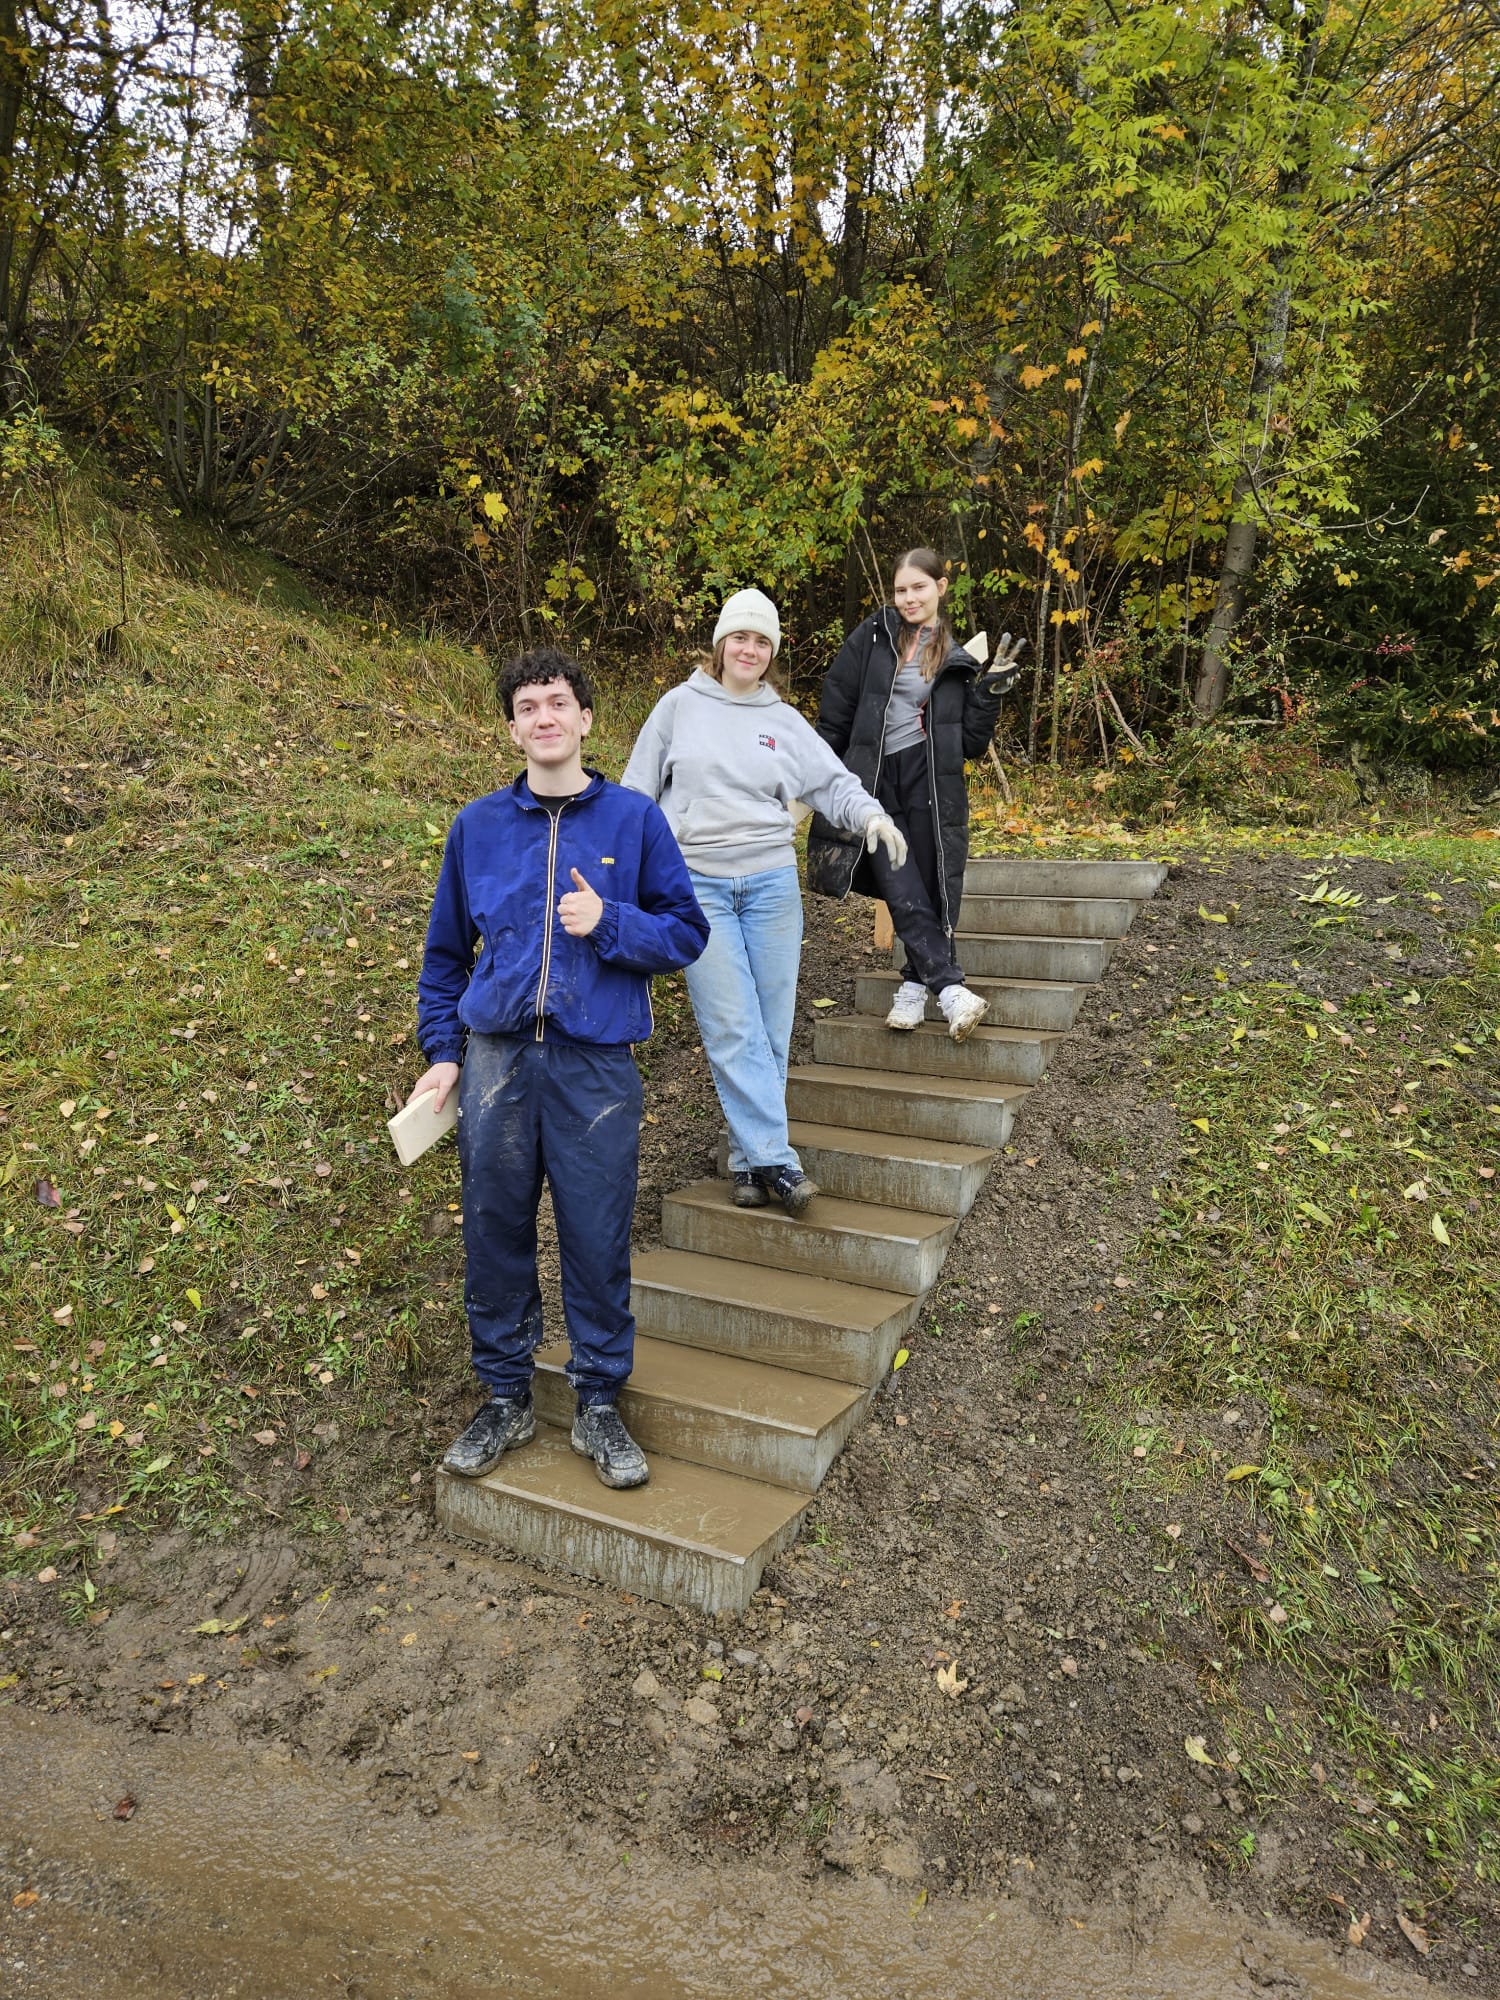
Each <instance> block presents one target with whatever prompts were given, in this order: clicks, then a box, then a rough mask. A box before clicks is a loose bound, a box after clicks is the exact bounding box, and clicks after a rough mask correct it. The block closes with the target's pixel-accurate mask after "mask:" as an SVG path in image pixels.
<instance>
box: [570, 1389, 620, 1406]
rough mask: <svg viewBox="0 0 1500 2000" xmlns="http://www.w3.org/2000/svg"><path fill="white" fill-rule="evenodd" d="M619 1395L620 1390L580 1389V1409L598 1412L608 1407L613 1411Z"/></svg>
mask: <svg viewBox="0 0 1500 2000" xmlns="http://www.w3.org/2000/svg"><path fill="white" fill-rule="evenodd" d="M619 1394H620V1392H619V1390H618V1389H580V1390H579V1391H578V1407H579V1409H580V1410H597V1409H601V1408H604V1407H606V1406H607V1407H608V1408H610V1409H613V1407H614V1405H615V1403H616V1401H617V1400H618V1398H619Z"/></svg>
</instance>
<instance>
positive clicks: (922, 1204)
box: [787, 1119, 995, 1216]
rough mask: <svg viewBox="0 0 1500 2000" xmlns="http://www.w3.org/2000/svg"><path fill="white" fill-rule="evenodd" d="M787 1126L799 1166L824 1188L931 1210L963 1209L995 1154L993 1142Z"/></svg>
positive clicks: (889, 1204)
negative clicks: (967, 1142)
mask: <svg viewBox="0 0 1500 2000" xmlns="http://www.w3.org/2000/svg"><path fill="white" fill-rule="evenodd" d="M787 1131H788V1135H789V1137H790V1138H791V1142H792V1144H793V1146H795V1148H796V1149H797V1153H798V1156H799V1157H800V1159H801V1161H802V1166H803V1170H804V1172H806V1173H809V1174H811V1175H812V1177H813V1179H814V1180H815V1181H817V1182H818V1184H819V1186H820V1187H823V1188H825V1189H826V1190H827V1192H828V1193H829V1194H831V1195H839V1196H842V1197H843V1198H844V1199H845V1200H847V1201H870V1202H875V1203H877V1204H880V1205H883V1206H886V1207H890V1208H907V1209H926V1210H928V1211H929V1212H930V1213H932V1214H934V1215H953V1216H963V1215H967V1214H968V1212H969V1210H970V1209H971V1208H972V1207H973V1205H974V1203H975V1201H976V1200H977V1198H978V1195H979V1190H980V1189H981V1188H982V1187H983V1186H984V1179H985V1175H986V1174H987V1173H988V1172H989V1170H990V1167H991V1165H992V1164H993V1162H994V1158H995V1149H994V1147H992V1146H965V1145H959V1144H956V1143H954V1141H952V1140H950V1139H925V1138H917V1137H907V1136H905V1135H904V1134H902V1133H899V1132H862V1131H860V1130H858V1129H857V1128H856V1127H854V1126H849V1125H820V1124H815V1123H811V1122H806V1121H803V1120H800V1119H793V1120H792V1121H791V1123H790V1124H789V1125H788V1127H787Z"/></svg>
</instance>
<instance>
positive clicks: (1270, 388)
mask: <svg viewBox="0 0 1500 2000" xmlns="http://www.w3.org/2000/svg"><path fill="white" fill-rule="evenodd" d="M1291 308H1292V289H1291V286H1290V285H1289V284H1287V283H1286V282H1285V281H1283V282H1282V283H1281V284H1279V285H1278V286H1277V287H1276V290H1275V291H1274V293H1273V294H1272V295H1271V307H1270V311H1269V312H1268V313H1267V315H1266V325H1265V331H1264V332H1263V334H1262V336H1261V340H1260V345H1259V346H1258V347H1257V349H1256V351H1255V367H1254V370H1253V371H1252V373H1251V377H1250V408H1251V410H1252V411H1253V412H1255V413H1256V414H1257V415H1258V416H1259V418H1260V437H1259V441H1258V442H1257V444H1256V445H1255V447H1254V449H1253V451H1251V452H1247V453H1246V455H1245V458H1244V462H1243V463H1242V464H1241V466H1240V470H1239V472H1238V474H1237V475H1236V477H1235V482H1234V489H1233V492H1232V494H1231V496H1230V502H1229V532H1228V533H1227V534H1226V535H1225V537H1224V561H1223V563H1222V565H1221V567H1220V569H1219V587H1218V589H1217V591H1216V592H1215V593H1214V608H1213V616H1212V617H1211V618H1210V619H1209V621H1208V631H1207V633H1206V635H1205V637H1204V640H1203V651H1202V653H1201V654H1200V655H1199V659H1198V682H1197V685H1196V687H1195V688H1194V689H1193V710H1194V713H1195V714H1196V715H1197V717H1198V719H1199V721H1200V722H1211V721H1212V720H1213V718H1214V717H1215V716H1216V715H1217V714H1218V712H1219V710H1220V709H1221V708H1222V707H1223V706H1224V698H1225V696H1226V695H1227V694H1228V692H1229V654H1228V648H1229V646H1230V643H1231V641H1232V640H1233V638H1234V634H1235V629H1236V627H1237V626H1238V624H1239V622H1240V616H1241V614H1242V613H1243V611H1244V609H1245V598H1246V594H1247V593H1248V591H1249V588H1250V578H1251V575H1252V573H1253V571H1254V569H1255V545H1256V543H1257V541H1258V540H1259V538H1260V524H1259V522H1258V521H1257V519H1256V514H1257V513H1258V512H1259V510H1260V508H1261V504H1262V503H1261V500H1260V494H1259V487H1260V476H1261V472H1262V470H1263V469H1264V466H1265V462H1266V458H1267V455H1268V453H1269V450H1270V443H1271V419H1272V416H1273V415H1274V412H1275V402H1276V392H1277V390H1278V389H1279V388H1280V387H1281V378H1282V376H1283V375H1284V374H1285V372H1286V336H1287V327H1288V324H1289V323H1290V319H1291Z"/></svg>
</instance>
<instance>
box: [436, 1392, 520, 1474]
mask: <svg viewBox="0 0 1500 2000" xmlns="http://www.w3.org/2000/svg"><path fill="white" fill-rule="evenodd" d="M535 1436H536V1415H535V1412H534V1411H533V1410H532V1407H531V1398H530V1397H529V1396H491V1398H490V1400H489V1401H488V1402H487V1403H486V1404H485V1405H484V1407H483V1409H481V1410H480V1412H479V1414H478V1415H477V1416H476V1417H475V1419H474V1421H473V1423H471V1424H470V1425H469V1428H468V1429H467V1430H466V1431H463V1432H461V1433H460V1435H459V1436H458V1437H456V1438H455V1439H454V1440H453V1442H452V1444H450V1445H449V1447H448V1449H447V1450H446V1451H445V1452H444V1453H443V1470H444V1471H445V1472H456V1473H458V1474H459V1476H460V1477H461V1478H463V1479H482V1478H483V1476H484V1475H485V1473H487V1472H493V1471H494V1469H495V1467H496V1466H497V1465H498V1464H499V1463H500V1461H501V1459H502V1458H504V1456H505V1454H506V1453H507V1452H508V1451H514V1450H515V1448H516V1446H517V1445H519V1444H530V1442H531V1440H532V1439H533V1438H534V1437H535Z"/></svg>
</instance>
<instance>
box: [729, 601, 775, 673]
mask: <svg viewBox="0 0 1500 2000" xmlns="http://www.w3.org/2000/svg"><path fill="white" fill-rule="evenodd" d="M729 632H759V634H760V635H761V637H762V638H763V639H769V640H770V642H771V658H772V659H773V660H774V659H775V657H776V655H777V654H778V653H779V652H780V651H781V619H780V617H779V616H778V614H777V610H776V606H775V605H774V604H773V603H772V602H771V600H770V598H769V597H767V595H766V593H765V592H764V591H763V590H737V591H736V592H735V593H734V595H733V597H730V598H728V599H726V600H725V604H724V609H723V610H722V611H721V612H720V613H719V622H718V624H717V625H715V627H714V644H715V645H716V646H717V645H718V643H719V641H720V640H721V639H722V638H723V637H724V636H725V634H726V633H729Z"/></svg>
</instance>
